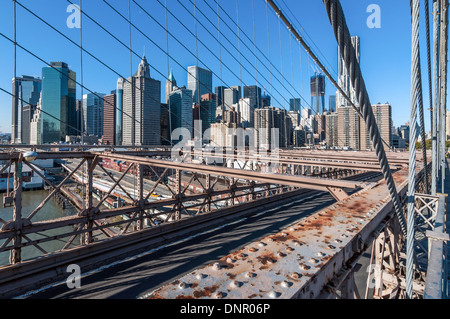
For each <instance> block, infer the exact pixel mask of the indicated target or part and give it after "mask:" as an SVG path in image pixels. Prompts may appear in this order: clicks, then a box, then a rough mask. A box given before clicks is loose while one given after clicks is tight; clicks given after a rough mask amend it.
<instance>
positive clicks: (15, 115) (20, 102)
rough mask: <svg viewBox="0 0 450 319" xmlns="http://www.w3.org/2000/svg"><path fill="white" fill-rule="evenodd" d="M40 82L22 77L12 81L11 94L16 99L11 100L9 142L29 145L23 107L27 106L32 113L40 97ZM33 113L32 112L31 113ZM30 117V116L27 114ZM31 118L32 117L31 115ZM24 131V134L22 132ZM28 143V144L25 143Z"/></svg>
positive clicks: (27, 126)
mask: <svg viewBox="0 0 450 319" xmlns="http://www.w3.org/2000/svg"><path fill="white" fill-rule="evenodd" d="M41 87H42V81H41V79H40V78H35V77H32V76H26V75H24V76H22V77H18V78H14V79H13V80H12V92H13V94H14V95H15V96H16V97H17V98H14V97H13V99H12V125H11V142H12V143H17V144H20V143H29V140H30V136H29V125H30V123H29V122H28V120H27V119H24V118H23V115H24V114H23V112H24V107H25V105H29V106H30V107H29V108H28V110H31V111H33V110H34V109H35V108H36V105H37V103H38V101H39V98H40V96H41ZM33 112H34V111H33ZM27 115H30V114H27ZM31 117H33V115H32V114H31ZM23 130H26V132H23ZM27 141H28V142H27Z"/></svg>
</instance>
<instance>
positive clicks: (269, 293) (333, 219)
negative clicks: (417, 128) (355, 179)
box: [148, 169, 422, 299]
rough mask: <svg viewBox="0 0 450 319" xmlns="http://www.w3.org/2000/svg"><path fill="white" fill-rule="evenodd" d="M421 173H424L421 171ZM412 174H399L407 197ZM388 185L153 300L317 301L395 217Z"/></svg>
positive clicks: (247, 249) (169, 287) (325, 212)
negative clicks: (261, 299) (384, 223)
mask: <svg viewBox="0 0 450 319" xmlns="http://www.w3.org/2000/svg"><path fill="white" fill-rule="evenodd" d="M417 173H418V174H419V175H420V174H422V171H418V172H417ZM407 179H408V171H407V169H402V170H401V171H398V172H396V173H395V174H394V180H395V182H396V183H397V186H398V188H399V190H400V195H401V196H402V197H404V196H405V194H406V190H407V183H408V180H407ZM392 210H393V205H392V201H391V200H390V196H389V192H388V190H387V188H386V184H385V182H384V181H382V182H380V183H378V184H377V186H375V187H374V188H372V189H366V190H362V191H360V192H357V193H355V194H353V195H351V196H350V197H349V198H347V199H345V200H343V201H341V202H339V203H337V204H335V205H332V206H331V207H328V208H326V209H324V210H322V211H321V212H319V213H317V214H315V215H313V216H311V217H309V218H307V219H306V220H304V221H301V222H299V223H297V224H295V225H293V226H291V227H289V228H288V229H286V230H283V231H281V232H279V233H278V234H275V235H271V236H268V237H265V238H263V239H261V240H260V241H258V242H255V243H252V244H249V245H247V246H245V247H243V248H242V249H240V250H238V251H235V252H233V253H231V254H229V255H228V256H225V257H223V258H221V259H220V260H218V261H217V262H215V263H212V264H210V265H208V266H206V267H203V268H200V269H196V270H195V271H194V272H192V273H190V274H187V275H185V276H182V277H180V278H179V279H178V280H177V281H176V283H172V284H168V285H165V286H163V287H161V288H159V289H157V290H156V291H154V292H153V293H152V294H150V295H149V296H148V297H149V298H167V299H172V298H173V299H175V298H197V299H202V298H227V299H234V298H237V299H253V298H263V299H266V298H284V299H290V298H307V299H309V298H316V297H318V296H320V294H321V292H323V291H324V289H325V288H326V287H327V284H328V283H329V282H330V281H332V279H333V278H334V277H335V276H336V274H339V273H341V272H342V271H343V270H344V269H345V267H346V266H347V265H348V264H349V262H350V261H352V260H354V258H355V257H356V256H359V255H360V254H362V253H363V252H364V251H365V250H366V249H367V247H368V245H369V244H370V242H371V241H372V240H373V239H374V236H375V234H376V233H377V227H379V226H380V224H382V223H383V221H385V220H386V218H392V216H393V215H392Z"/></svg>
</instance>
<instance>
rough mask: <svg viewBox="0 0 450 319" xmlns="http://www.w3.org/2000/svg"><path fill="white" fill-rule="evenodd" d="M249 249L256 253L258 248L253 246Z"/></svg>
mask: <svg viewBox="0 0 450 319" xmlns="http://www.w3.org/2000/svg"><path fill="white" fill-rule="evenodd" d="M248 250H249V251H250V252H252V253H256V252H257V251H258V249H256V248H255V247H251V248H249V249H248Z"/></svg>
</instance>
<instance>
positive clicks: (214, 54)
mask: <svg viewBox="0 0 450 319" xmlns="http://www.w3.org/2000/svg"><path fill="white" fill-rule="evenodd" d="M135 1H136V2H137V3H138V4H139V5H140V6H141V7H142V8H143V9H144V10H145V11H146V12H144V11H143V10H142V9H141V8H139V7H138V5H137V4H136V3H135V2H133V1H132V6H131V7H132V8H131V15H132V21H133V23H134V24H135V25H136V27H138V28H139V29H140V30H141V32H142V33H143V34H144V35H143V34H142V33H141V32H140V31H137V30H136V29H134V28H133V30H132V39H131V42H132V49H133V51H134V52H135V53H136V54H137V56H136V55H134V54H133V57H132V72H135V71H136V69H137V66H138V64H139V60H140V58H139V57H140V56H141V55H142V54H143V53H144V51H145V54H146V56H147V59H148V61H149V63H150V64H151V67H152V69H151V73H152V77H154V78H156V79H158V80H160V81H161V82H162V89H164V83H165V80H166V77H167V74H168V69H173V73H174V76H175V78H176V79H177V82H178V85H187V73H186V68H187V67H188V66H190V65H196V63H197V56H196V52H197V51H198V59H199V62H198V63H199V65H200V66H201V67H205V68H208V69H210V70H212V71H213V73H214V75H213V86H219V85H221V84H223V85H225V86H234V85H239V84H242V85H253V84H256V79H258V83H259V85H260V86H262V87H264V89H263V90H264V91H266V92H267V93H269V94H270V93H271V92H272V95H273V99H272V104H273V105H274V106H277V107H288V103H287V102H286V100H289V99H290V98H292V97H293V96H295V97H298V95H299V94H301V95H302V96H303V98H304V100H305V101H307V103H308V104H309V103H310V93H309V76H310V75H311V74H312V73H314V71H315V69H316V67H315V66H314V63H313V62H312V60H311V59H310V58H309V57H308V56H307V54H306V53H305V51H304V50H303V49H300V47H299V44H298V43H297V42H296V41H295V40H294V39H292V37H291V36H290V35H289V33H288V31H287V29H286V28H285V27H284V26H283V24H281V30H280V28H279V20H278V18H277V17H276V15H275V14H274V12H273V10H272V9H271V8H270V6H269V7H268V8H267V7H266V3H265V1H264V0H254V14H255V30H256V34H255V38H256V45H257V47H258V48H259V50H260V51H261V52H260V51H259V50H258V51H257V54H256V55H257V57H258V59H255V55H254V48H253V43H252V42H251V41H250V40H249V38H250V39H251V40H253V38H254V33H253V18H252V17H253V9H252V0H237V1H236V0H231V1H230V0H227V1H225V0H219V4H220V5H221V6H222V7H223V9H224V10H225V11H226V12H227V13H228V15H229V16H230V17H231V18H232V19H233V21H237V19H236V17H237V12H238V11H239V26H240V28H241V29H242V30H243V31H244V32H245V34H244V33H242V32H240V34H239V35H240V38H241V42H239V41H238V38H237V35H236V34H237V27H236V25H235V24H234V23H233V22H232V21H231V20H230V19H229V18H228V17H227V16H226V15H225V14H224V13H223V11H222V9H221V10H220V13H221V17H222V18H223V20H224V21H220V30H221V32H222V33H223V35H221V36H220V40H221V44H222V47H221V46H220V45H219V43H218V41H217V40H218V38H219V36H218V30H217V29H216V28H215V27H217V25H218V19H217V16H216V14H215V11H214V10H217V5H216V2H215V1H214V0H195V3H196V5H197V7H198V8H197V10H196V12H195V13H194V5H193V3H194V0H166V1H167V4H168V9H169V10H170V12H171V13H172V14H173V15H174V16H176V17H177V18H178V19H179V20H180V21H181V22H182V23H183V24H184V25H185V26H186V27H187V28H188V29H189V30H190V31H191V32H192V33H195V28H196V27H197V33H198V38H199V41H198V42H196V40H195V37H194V36H193V35H192V34H191V33H190V32H189V31H188V30H186V28H185V27H184V26H183V25H182V24H181V23H180V22H178V21H176V19H175V18H174V17H173V16H172V15H171V13H168V25H169V31H170V33H172V35H173V36H174V37H176V38H177V39H178V41H179V42H178V41H177V40H175V39H174V38H173V37H172V36H171V35H169V44H168V46H169V54H170V55H171V56H172V58H173V59H172V58H171V59H169V64H168V62H167V55H166V53H165V52H163V51H165V50H166V46H167V43H166V32H165V31H164V29H163V28H162V27H161V25H162V26H165V23H166V21H165V9H164V2H165V0H135ZM205 1H206V2H205ZM19 2H20V3H21V4H23V5H24V6H25V7H27V8H28V9H29V10H31V11H33V12H34V13H35V14H36V15H38V16H40V17H41V18H42V19H44V20H45V21H47V22H48V23H49V24H51V25H52V26H54V27H55V28H57V29H58V30H60V31H61V32H63V33H64V34H65V35H66V36H67V37H69V38H70V39H72V40H73V41H74V42H76V43H79V40H80V32H79V29H70V28H68V27H67V24H66V21H67V18H68V16H69V15H70V13H68V12H67V6H68V5H69V4H70V3H69V2H68V1H66V0H19ZM73 2H74V3H75V4H78V3H79V0H73ZM106 2H108V3H109V4H110V5H111V6H112V7H114V8H116V9H117V10H118V11H119V12H121V13H122V14H123V15H124V16H126V17H127V16H128V1H126V0H106ZM106 2H105V1H104V0H89V1H86V0H85V1H83V10H84V11H85V12H86V13H87V14H88V15H89V16H90V17H91V18H93V19H94V20H96V21H97V22H99V23H100V24H101V25H102V26H103V27H104V28H105V29H107V30H108V31H109V32H111V33H112V34H114V36H115V37H117V39H119V40H120V41H122V42H123V43H124V44H126V45H129V42H130V39H129V30H128V23H127V22H126V21H125V20H124V19H123V18H122V17H120V16H119V15H118V14H117V13H116V12H114V11H113V9H111V7H110V6H108V4H107V3H106ZM1 3H2V5H1V9H2V10H0V32H1V33H2V34H4V35H6V36H7V37H10V38H12V37H13V18H12V17H13V5H12V1H9V0H1ZM180 3H181V4H183V5H184V7H183V6H182V5H181V4H180ZM207 3H208V4H209V6H208V5H207ZM277 3H278V4H279V5H280V6H281V8H282V9H285V4H286V5H287V6H288V7H289V9H290V10H291V11H292V13H293V14H294V15H295V19H294V18H293V16H292V15H291V12H289V11H286V15H287V16H288V17H289V18H290V20H291V22H292V23H293V24H294V26H296V27H298V28H300V25H299V23H301V28H302V29H301V30H300V31H301V33H302V35H303V36H304V37H305V40H306V41H307V42H308V43H309V44H310V45H311V46H312V48H313V49H314V51H315V52H316V54H318V55H319V57H320V58H321V60H322V61H323V63H324V64H325V66H327V68H328V69H329V71H330V73H331V74H332V75H333V76H334V77H335V79H337V69H338V66H337V65H338V62H337V55H338V54H337V45H336V40H335V38H334V34H333V32H332V29H331V26H330V23H329V21H328V18H327V15H326V11H325V8H324V5H323V3H322V1H319V0H316V1H311V0H284V2H283V0H278V1H277ZM341 3H342V6H343V8H344V11H345V13H346V18H347V23H348V25H349V28H350V32H351V34H352V35H358V36H360V37H361V68H362V71H363V76H364V79H365V82H366V87H367V89H368V92H369V96H370V100H371V102H372V104H375V103H378V102H381V103H384V102H389V103H391V105H392V115H393V120H394V125H395V126H400V125H402V124H404V123H405V122H407V121H409V117H410V72H411V71H410V70H411V69H410V68H411V58H410V57H411V22H410V7H409V1H407V0H396V1H392V0H342V1H341ZM370 4H377V5H379V6H380V8H381V28H379V29H370V28H368V26H367V18H368V17H369V15H370V13H368V12H367V7H368V6H369V5H370ZM266 9H268V10H267V11H266ZM421 9H422V11H421V18H422V20H421V53H422V62H423V63H424V62H425V61H426V42H425V38H424V36H425V29H424V14H423V8H421ZM267 12H268V13H267ZM194 14H195V15H196V17H197V18H198V19H199V21H200V22H199V23H197V25H196V24H195V19H194V17H193V15H194ZM149 15H151V16H152V17H153V19H152V18H151V17H150V16H149ZM267 20H269V25H270V27H269V32H268V31H267V30H268V27H267ZM297 20H298V21H297ZM17 23H18V24H17V25H18V28H17V41H18V43H19V44H20V45H22V46H24V47H25V48H27V49H28V50H30V51H32V52H33V53H35V54H36V55H38V56H39V57H41V58H42V59H43V60H45V61H47V62H50V61H64V62H66V63H68V64H69V66H70V67H71V69H72V70H74V71H75V72H76V73H77V80H78V81H81V79H80V70H81V68H80V49H79V48H78V47H77V46H75V45H74V44H72V43H70V42H69V41H68V40H67V39H65V38H64V37H62V36H61V35H59V34H58V33H56V32H55V31H54V30H52V29H51V28H50V27H48V26H47V25H45V24H44V23H43V22H41V21H39V20H38V19H37V18H36V17H34V16H32V14H30V13H29V12H27V11H26V10H25V9H24V8H22V7H21V6H20V5H17ZM227 25H228V26H227ZM280 31H281V32H280ZM280 34H281V39H280ZM247 37H248V38H247ZM149 39H151V40H152V41H153V42H152V41H150V40H149ZM310 39H313V42H314V43H312V42H311V40H310ZM280 40H281V41H280ZM180 42H181V44H180ZM269 43H270V45H269ZM83 46H84V48H85V49H86V50H87V51H89V52H90V53H92V54H93V55H94V56H96V57H97V58H98V59H100V60H101V61H103V62H104V63H105V64H107V65H108V66H109V67H110V68H112V69H113V70H114V71H115V72H117V73H118V74H120V75H123V76H126V77H128V76H129V75H130V72H131V70H130V52H129V50H128V49H127V48H126V47H125V46H123V45H122V44H120V43H119V42H118V41H117V40H115V39H114V38H113V37H111V36H110V35H108V34H107V33H106V32H105V31H104V30H102V29H101V28H100V27H99V26H97V25H96V24H95V23H94V22H92V21H91V20H89V19H88V18H86V17H83ZM0 48H1V49H0V87H1V88H3V89H6V90H8V91H11V80H12V78H13V76H14V68H13V52H14V51H13V45H12V44H11V42H9V41H7V40H6V39H4V38H3V37H0ZM239 48H240V50H241V54H239V50H238V49H239ZM269 52H270V61H271V63H269V61H268V59H267V58H268V57H269ZM219 57H221V59H222V64H221V63H220V61H219V59H218V58H219ZM255 60H257V62H256V69H257V70H255ZM239 61H240V62H241V64H242V66H240V65H239ZM221 65H222V66H221ZM44 66H46V65H45V64H44V63H43V62H41V61H39V60H37V59H36V58H35V57H33V56H31V55H30V54H28V53H26V52H24V51H23V50H21V49H18V55H17V75H18V76H20V75H32V76H41V70H42V67H44ZM281 66H283V67H281ZM422 67H423V72H422V74H423V76H424V79H423V89H424V100H425V109H428V107H429V105H428V85H427V83H428V79H427V74H428V73H427V69H426V65H425V64H423V65H422ZM269 71H272V72H273V76H271V75H270V72H269ZM115 72H113V71H111V70H110V69H108V68H107V67H105V66H104V65H102V64H100V63H99V62H98V61H96V60H95V59H94V58H92V57H90V56H89V55H88V54H86V53H84V54H83V78H84V85H85V86H86V87H87V88H88V89H90V90H92V91H95V92H100V93H109V92H110V91H111V90H113V89H115V86H116V82H117V78H118V75H117V74H116V73H115ZM283 77H284V79H283ZM283 85H284V87H283ZM326 90H327V92H326V93H327V99H326V101H327V102H326V103H327V105H328V95H330V94H331V95H334V94H335V91H336V89H335V88H334V87H333V86H332V85H331V83H330V82H329V81H327V88H326ZM85 93H86V89H85ZM80 94H81V89H80V87H78V98H80ZM305 104H306V103H304V105H305ZM0 110H1V111H2V116H1V117H0V131H2V132H10V126H11V97H10V96H9V95H7V94H5V93H3V92H0ZM428 113H429V112H428V111H427V112H426V114H427V115H426V118H425V119H426V126H427V130H428V129H429V127H430V125H429V114H428Z"/></svg>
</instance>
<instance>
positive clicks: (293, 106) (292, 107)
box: [289, 98, 302, 113]
mask: <svg viewBox="0 0 450 319" xmlns="http://www.w3.org/2000/svg"><path fill="white" fill-rule="evenodd" d="M289 111H291V112H298V113H301V112H302V100H301V99H297V98H295V99H290V100H289Z"/></svg>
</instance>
